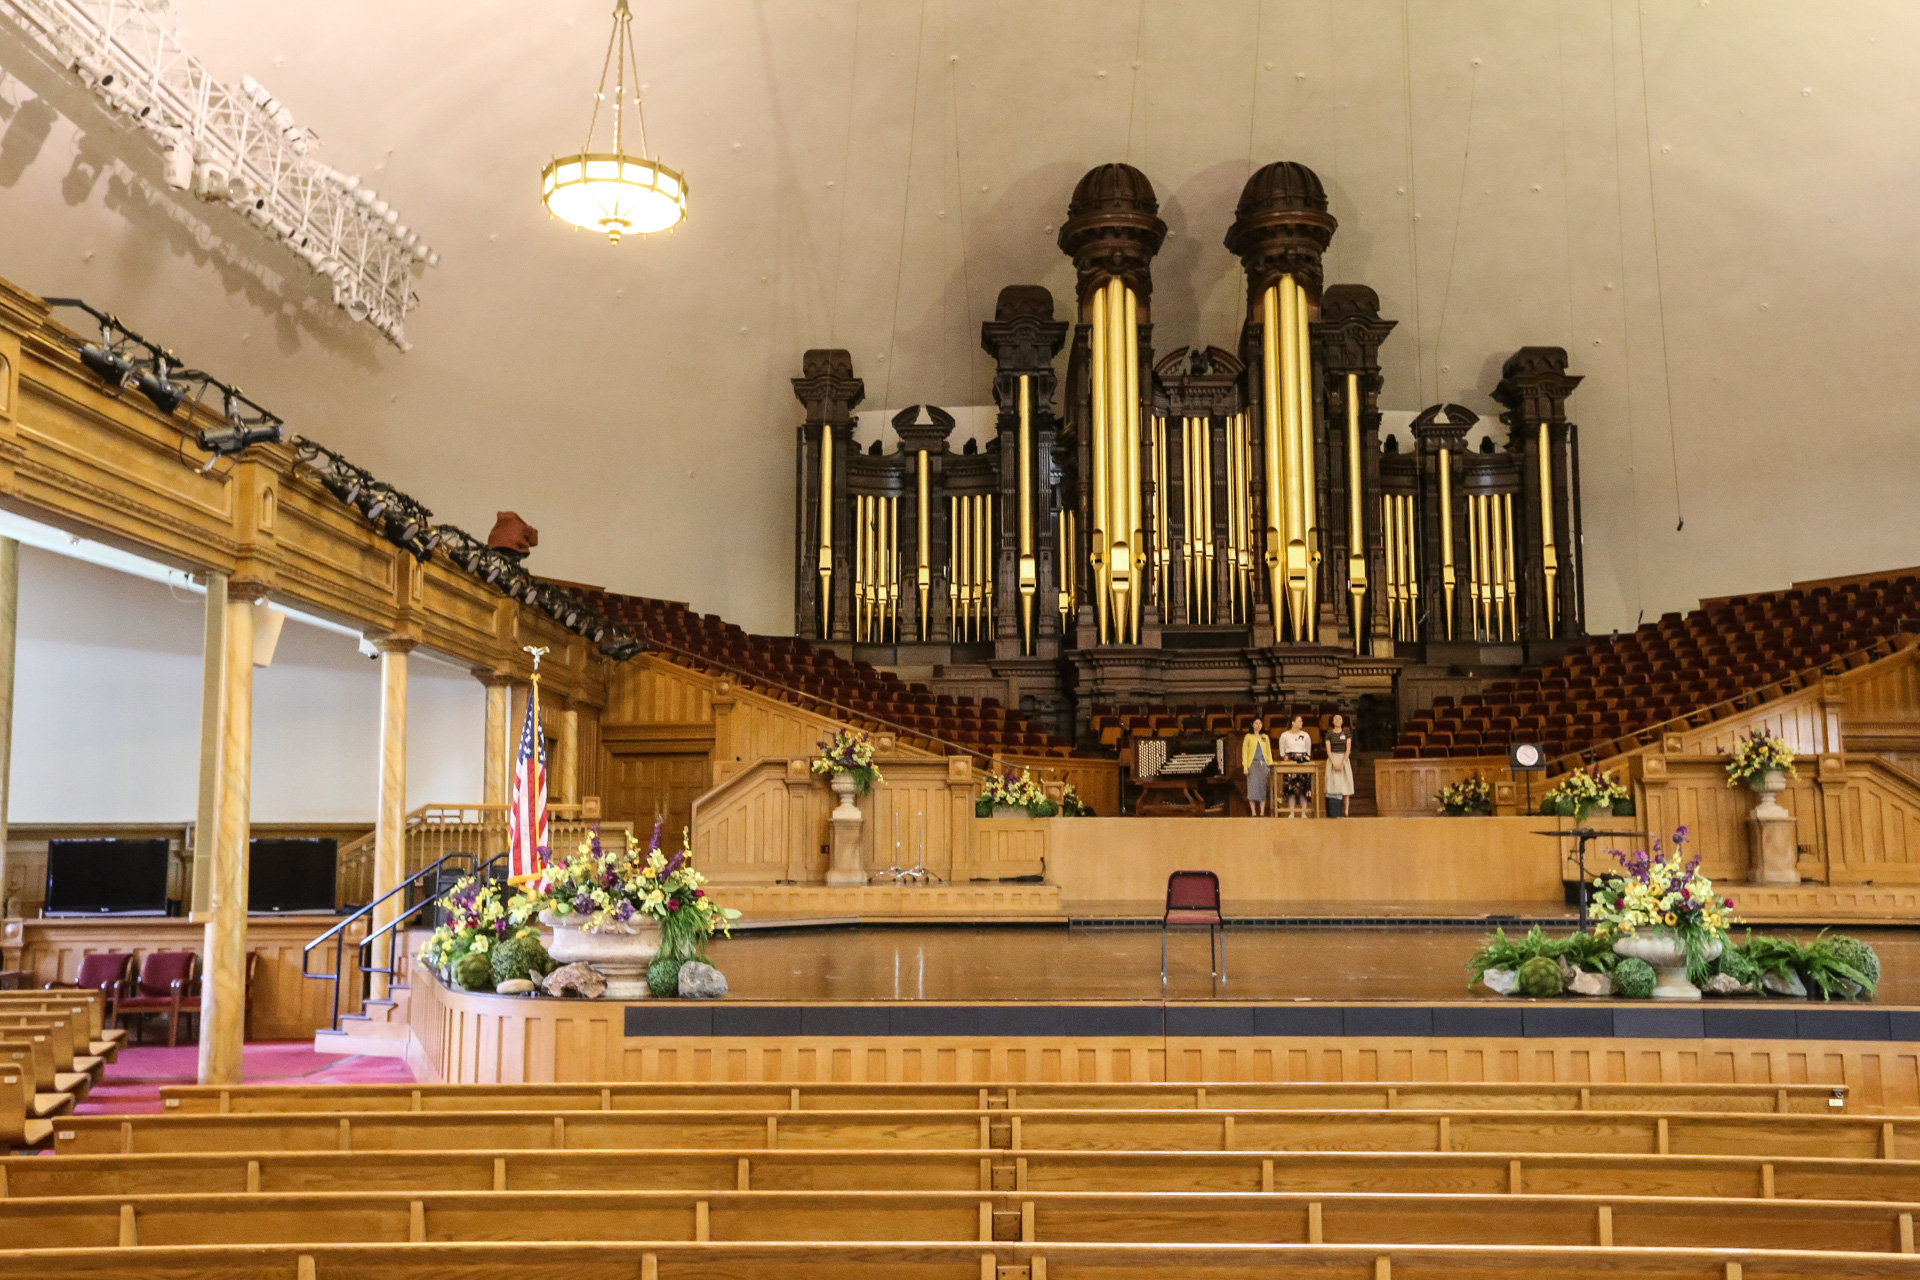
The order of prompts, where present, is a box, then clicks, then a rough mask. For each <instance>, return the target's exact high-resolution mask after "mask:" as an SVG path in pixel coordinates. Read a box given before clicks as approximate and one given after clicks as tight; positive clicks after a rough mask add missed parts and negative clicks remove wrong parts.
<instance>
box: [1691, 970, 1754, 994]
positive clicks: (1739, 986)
mask: <svg viewBox="0 0 1920 1280" xmlns="http://www.w3.org/2000/svg"><path fill="white" fill-rule="evenodd" d="M1700 989H1701V990H1702V991H1705V992H1706V993H1707V994H1709V995H1716V996H1739V995H1746V994H1748V993H1750V992H1751V991H1752V990H1753V988H1752V987H1750V986H1748V985H1747V984H1746V983H1744V982H1742V981H1740V979H1738V978H1736V977H1734V976H1733V975H1732V974H1730V973H1716V974H1714V975H1713V976H1712V977H1711V978H1708V979H1707V985H1706V986H1704V987H1702V988H1700Z"/></svg>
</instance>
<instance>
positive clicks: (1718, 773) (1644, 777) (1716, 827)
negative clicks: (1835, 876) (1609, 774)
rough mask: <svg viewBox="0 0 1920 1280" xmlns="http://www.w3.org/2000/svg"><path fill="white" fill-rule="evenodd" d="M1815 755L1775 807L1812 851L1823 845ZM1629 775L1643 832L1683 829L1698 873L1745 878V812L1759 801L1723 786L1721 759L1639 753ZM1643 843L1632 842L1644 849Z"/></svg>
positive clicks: (1748, 864)
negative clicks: (1791, 821) (1785, 814)
mask: <svg viewBox="0 0 1920 1280" xmlns="http://www.w3.org/2000/svg"><path fill="white" fill-rule="evenodd" d="M1818 760H1819V758H1818V757H1815V758H1814V759H1812V760H1808V761H1806V762H1804V764H1803V766H1802V767H1801V768H1800V769H1799V776H1798V777H1796V778H1790V779H1788V781H1787V790H1786V791H1785V792H1783V793H1782V794H1781V796H1780V803H1781V804H1783V805H1784V806H1786V808H1787V809H1788V811H1790V812H1791V813H1792V814H1793V815H1794V826H1795V830H1796V834H1795V841H1796V843H1798V844H1799V845H1800V846H1801V847H1802V848H1805V849H1808V850H1811V851H1817V850H1819V849H1820V848H1821V847H1822V845H1823V843H1824V836H1823V834H1822V825H1823V824H1822V822H1821V800H1820V795H1819V792H1818V789H1817V787H1816V785H1815V774H1816V772H1817V769H1818ZM1631 766H1632V770H1631V777H1632V781H1633V783H1634V792H1635V795H1636V798H1637V803H1638V806H1639V809H1638V814H1639V821H1641V822H1643V823H1645V826H1644V827H1643V828H1642V829H1643V830H1645V831H1648V832H1651V833H1652V835H1653V836H1655V837H1657V838H1659V839H1661V840H1663V841H1664V840H1669V839H1670V838H1671V836H1672V834H1673V832H1674V831H1675V830H1677V829H1678V828H1680V827H1685V828H1686V829H1687V847H1688V848H1689V849H1691V850H1692V851H1693V852H1694V853H1696V854H1699V855H1700V869H1701V870H1702V871H1704V872H1706V873H1707V875H1708V876H1709V877H1710V878H1711V879H1713V880H1725V881H1728V882H1729V883H1732V882H1738V881H1744V880H1747V879H1748V878H1749V877H1750V876H1751V874H1752V868H1753V837H1752V835H1751V834H1750V832H1749V831H1748V829H1747V814H1748V813H1749V812H1751V811H1752V809H1753V807H1754V805H1755V804H1756V803H1757V802H1758V797H1757V796H1756V795H1755V794H1754V793H1753V792H1752V791H1750V790H1748V789H1747V788H1746V787H1729V786H1728V785H1727V768H1726V761H1725V760H1724V759H1718V758H1715V757H1713V756H1706V757H1699V756H1695V757H1685V756H1659V755H1644V756H1634V757H1632V758H1631ZM1644 843H1645V842H1644V841H1636V842H1635V844H1636V846H1639V847H1643V846H1644Z"/></svg>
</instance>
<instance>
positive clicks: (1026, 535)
mask: <svg viewBox="0 0 1920 1280" xmlns="http://www.w3.org/2000/svg"><path fill="white" fill-rule="evenodd" d="M1029 380H1030V375H1028V374H1024V373H1023V374H1021V375H1020V579H1019V583H1020V650H1021V652H1022V653H1032V652H1033V645H1034V634H1033V596H1034V593H1035V592H1036V591H1038V590H1039V589H1040V568H1039V563H1038V561H1036V560H1035V558H1034V554H1033V414H1032V405H1031V400H1032V395H1031V389H1030V387H1029Z"/></svg>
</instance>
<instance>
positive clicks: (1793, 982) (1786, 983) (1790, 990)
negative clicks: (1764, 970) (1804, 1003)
mask: <svg viewBox="0 0 1920 1280" xmlns="http://www.w3.org/2000/svg"><path fill="white" fill-rule="evenodd" d="M1760 989H1761V990H1762V991H1765V992H1768V993H1769V994H1771V995H1776V996H1797V997H1799V998H1800V999H1802V1000H1805V999H1806V998H1807V984H1806V983H1804V982H1802V981H1800V975H1799V974H1797V973H1794V972H1793V971H1791V970H1789V971H1788V972H1787V976H1786V977H1784V978H1782V977H1781V976H1780V975H1779V974H1777V973H1768V974H1763V975H1761V978H1760Z"/></svg>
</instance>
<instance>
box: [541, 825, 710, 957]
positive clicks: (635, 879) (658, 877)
mask: <svg viewBox="0 0 1920 1280" xmlns="http://www.w3.org/2000/svg"><path fill="white" fill-rule="evenodd" d="M661 825H662V824H661V823H660V822H659V821H656V822H655V823H654V824H653V838H652V840H651V841H649V842H648V844H647V847H646V848H645V849H643V850H637V851H635V850H625V849H608V848H607V847H605V846H604V845H602V844H601V843H600V834H599V832H597V831H596V832H595V833H594V834H593V835H592V836H591V837H590V838H589V839H588V840H587V841H586V842H585V843H584V844H582V845H581V846H580V849H579V852H577V853H576V854H574V856H573V857H571V858H568V859H567V860H566V861H564V862H556V863H552V864H550V865H548V866H546V867H544V868H542V869H541V871H540V873H539V874H538V875H536V876H535V877H534V878H533V880H532V881H530V882H529V883H528V884H527V886H526V888H525V890H524V891H523V892H522V894H521V896H520V897H518V898H515V899H514V901H513V903H512V904H511V906H510V909H509V916H510V917H511V918H512V919H514V920H515V921H516V922H519V921H524V920H526V919H528V918H530V917H533V916H536V915H537V916H539V917H540V919H541V921H542V922H543V923H547V924H552V925H554V926H555V927H558V928H571V929H580V930H582V931H584V932H587V933H637V932H639V927H640V925H641V924H642V923H644V921H645V919H652V920H655V921H658V922H659V925H660V950H661V953H662V954H675V955H683V956H689V957H698V956H699V955H701V954H702V953H703V952H704V951H705V950H706V943H707V939H708V938H710V937H711V936H713V934H714V933H715V932H716V931H717V932H720V933H726V932H727V931H728V925H729V923H730V922H732V921H734V920H738V919H739V918H740V913H739V912H738V911H736V910H734V909H733V908H731V907H722V906H719V905H718V904H716V903H715V902H714V901H713V900H712V899H711V898H709V897H708V896H707V891H706V889H705V888H704V887H703V886H704V885H705V884H706V882H707V878H706V877H705V876H703V875H701V874H700V873H699V872H698V871H696V870H694V866H693V850H692V848H691V846H690V845H688V844H686V842H685V841H686V838H685V835H684V834H683V835H682V837H681V838H682V842H683V844H682V848H681V850H680V852H678V853H675V854H673V855H671V856H669V855H668V854H667V853H666V851H665V850H663V849H662V848H661V847H660V828H661ZM635 917H642V918H643V919H641V920H636V919H635Z"/></svg>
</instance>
